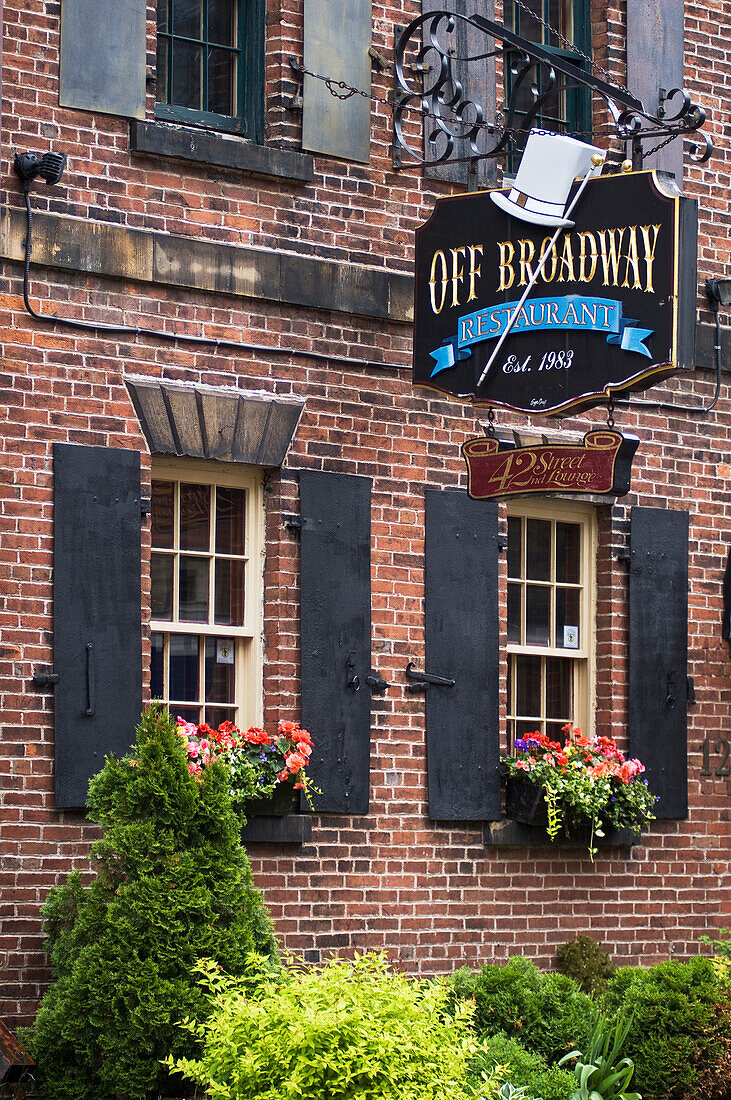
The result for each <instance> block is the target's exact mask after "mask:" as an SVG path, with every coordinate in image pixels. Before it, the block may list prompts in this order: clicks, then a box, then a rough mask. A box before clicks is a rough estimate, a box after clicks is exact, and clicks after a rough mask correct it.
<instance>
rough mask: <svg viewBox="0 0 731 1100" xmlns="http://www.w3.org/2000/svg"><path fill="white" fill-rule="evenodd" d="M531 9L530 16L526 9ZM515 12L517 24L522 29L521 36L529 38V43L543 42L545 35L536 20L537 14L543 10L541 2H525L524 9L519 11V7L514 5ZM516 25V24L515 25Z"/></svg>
mask: <svg viewBox="0 0 731 1100" xmlns="http://www.w3.org/2000/svg"><path fill="white" fill-rule="evenodd" d="M526 8H530V11H531V13H534V14H529V13H528V12H527V11H526V10H525V9H526ZM513 9H514V11H515V12H516V13H517V24H518V26H519V27H520V30H519V32H518V33H519V34H520V35H521V37H522V38H527V39H528V41H529V42H542V41H543V33H542V28H541V24H540V23H539V21H538V19H536V17H535V16H536V13H539V12H540V10H541V0H524V7H522V8H520V10H519V9H518V7H517V5H515V4H514V5H513ZM514 25H515V24H514Z"/></svg>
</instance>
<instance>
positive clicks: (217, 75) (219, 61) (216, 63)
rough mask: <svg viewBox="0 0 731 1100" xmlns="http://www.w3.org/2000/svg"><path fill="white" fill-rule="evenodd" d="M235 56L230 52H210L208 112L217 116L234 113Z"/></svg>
mask: <svg viewBox="0 0 731 1100" xmlns="http://www.w3.org/2000/svg"><path fill="white" fill-rule="evenodd" d="M234 67H235V61H234V54H232V53H231V51H230V50H212V49H211V50H209V51H208V105H207V110H209V111H214V112H215V114H217V115H232V114H233V113H234V95H233V91H234Z"/></svg>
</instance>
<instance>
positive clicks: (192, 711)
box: [170, 704, 201, 726]
mask: <svg viewBox="0 0 731 1100" xmlns="http://www.w3.org/2000/svg"><path fill="white" fill-rule="evenodd" d="M170 713H171V714H172V716H173V719H175V718H184V719H185V721H186V722H195V724H196V726H197V725H198V724H199V723H200V720H201V708H200V707H179V706H175V704H173V706H172V709H171V712H170Z"/></svg>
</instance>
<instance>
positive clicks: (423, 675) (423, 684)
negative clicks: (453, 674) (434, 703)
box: [406, 661, 457, 691]
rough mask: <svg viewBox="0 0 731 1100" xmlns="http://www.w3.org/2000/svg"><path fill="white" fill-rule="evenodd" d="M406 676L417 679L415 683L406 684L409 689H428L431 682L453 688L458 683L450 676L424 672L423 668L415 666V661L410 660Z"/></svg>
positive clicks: (438, 685)
mask: <svg viewBox="0 0 731 1100" xmlns="http://www.w3.org/2000/svg"><path fill="white" fill-rule="evenodd" d="M406 676H407V679H409V680H413V681H415V682H414V683H413V684H407V685H406V690H407V691H426V690H427V688H428V687H429V685H430V684H434V685H436V686H437V687H448V688H452V687H454V685H455V684H456V683H457V681H456V680H452V679H451V678H450V677H449V676H437V675H436V673H434V672H423V671H422V670H421V669H419V668H415V667H414V662H413V661H409V663H408V664H407V666H406Z"/></svg>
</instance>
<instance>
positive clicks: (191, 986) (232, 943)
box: [26, 709, 276, 1100]
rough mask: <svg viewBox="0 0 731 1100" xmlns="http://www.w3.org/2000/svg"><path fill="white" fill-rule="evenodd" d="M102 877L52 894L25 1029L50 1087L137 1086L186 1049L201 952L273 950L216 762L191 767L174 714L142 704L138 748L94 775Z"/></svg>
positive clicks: (68, 1096) (102, 1093)
mask: <svg viewBox="0 0 731 1100" xmlns="http://www.w3.org/2000/svg"><path fill="white" fill-rule="evenodd" d="M89 806H90V812H89V816H90V817H91V818H92V820H94V821H98V822H100V823H101V825H102V826H103V829H104V835H103V838H102V839H101V840H99V841H98V842H97V843H95V844H94V845H93V847H92V860H93V863H94V866H95V870H96V877H95V878H94V880H93V881H92V883H91V885H90V886H89V887H84V886H83V885H82V882H81V878H80V876H79V875H78V874H75V875H72V876H71V877H70V879H69V880H68V882H67V883H66V885H64V886H61V887H59V888H56V889H54V890H52V891H51V893H50V895H49V897H48V900H47V902H46V905H45V907H44V918H45V926H46V931H47V935H48V940H47V943H48V950H49V953H50V956H51V962H52V964H53V968H54V972H55V982H54V984H53V985H52V986H51V988H50V989H49V990H48V992H47V993H46V995H45V997H44V998H43V1001H42V1003H41V1007H40V1010H39V1013H38V1017H37V1020H36V1023H35V1025H34V1027H33V1029H32V1031H31V1032H30V1035H29V1036H28V1037H27V1038H26V1041H27V1042H28V1044H29V1046H30V1048H31V1052H32V1054H33V1057H34V1058H35V1060H36V1062H37V1064H38V1073H37V1080H38V1085H39V1088H40V1091H41V1094H42V1096H44V1097H46V1098H49V1100H102V1098H104V1097H107V1096H119V1097H124V1098H126V1100H141V1098H143V1097H147V1096H151V1095H154V1094H155V1093H156V1092H157V1091H158V1090H159V1088H160V1086H161V1084H162V1082H163V1081H164V1080H165V1079H166V1077H167V1074H166V1073H165V1071H164V1069H163V1067H162V1066H161V1065H160V1061H159V1060H160V1059H161V1058H162V1057H163V1056H164V1055H165V1054H167V1053H169V1052H170V1051H171V1050H172V1051H175V1052H177V1053H180V1054H183V1053H190V1052H191V1050H192V1046H191V1039H190V1036H189V1035H186V1034H184V1033H181V1032H180V1030H179V1029H178V1028H177V1027H176V1026H175V1025H176V1024H177V1022H178V1021H179V1020H180V1018H181V1017H182V1016H184V1015H190V1016H194V1017H199V1016H201V1015H203V1014H204V1012H205V1010H206V1007H207V1005H206V1002H205V1000H204V998H203V996H202V993H201V990H200V987H199V985H198V983H197V981H196V979H195V976H194V975H193V973H192V969H193V967H194V965H195V963H196V960H197V959H198V958H200V957H202V956H206V957H210V958H213V959H217V960H218V961H219V962H220V964H221V966H222V967H224V968H225V969H226V970H228V971H230V972H231V973H234V974H239V973H241V972H242V971H243V969H244V965H245V960H246V957H247V955H248V954H250V953H251V952H252V951H258V952H260V953H262V955H263V956H265V957H266V958H268V959H269V960H272V961H273V960H275V959H276V948H275V944H274V940H273V938H272V933H271V927H270V923H269V920H268V917H267V915H266V912H265V910H264V907H263V904H262V901H261V898H260V896H259V894H258V893H257V892H256V891H255V890H254V888H253V885H252V879H251V870H250V868H249V864H248V860H247V858H246V853H245V852H244V851H243V849H242V848H241V845H240V839H239V837H240V823H239V820H238V818H237V817H236V815H235V813H234V812H233V810H232V808H231V800H230V794H229V782H228V774H227V772H226V770H225V767H224V766H223V765H221V764H219V765H216V766H215V767H211V768H209V769H206V771H205V772H204V774H203V775H202V776H201V778H200V782H198V781H197V780H196V778H194V777H193V776H192V775H190V773H189V771H188V766H187V761H186V754H185V749H184V747H183V744H182V741H181V738H180V736H179V735H178V733H177V732H176V730H175V727H174V725H173V724H172V722H171V721H170V718H169V716H168V715H167V714H166V713H165V712H162V711H160V710H159V709H152V710H150V711H148V712H147V713H146V714H145V715H144V716H143V718H142V722H141V724H140V726H139V728H138V730H137V746H136V748H135V750H134V753H133V754H132V755H130V756H127V757H125V758H124V759H123V760H122V761H116V760H112V759H108V760H107V762H106V764H105V766H104V768H103V769H102V771H101V772H100V773H99V774H98V775H97V776H95V778H94V779H93V780H92V781H91V784H90V787H89Z"/></svg>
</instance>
